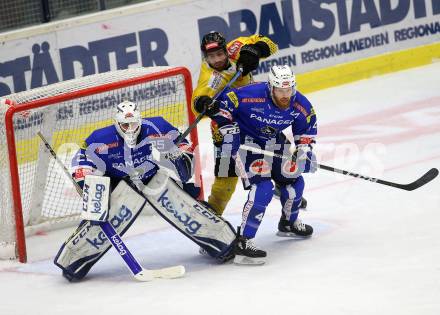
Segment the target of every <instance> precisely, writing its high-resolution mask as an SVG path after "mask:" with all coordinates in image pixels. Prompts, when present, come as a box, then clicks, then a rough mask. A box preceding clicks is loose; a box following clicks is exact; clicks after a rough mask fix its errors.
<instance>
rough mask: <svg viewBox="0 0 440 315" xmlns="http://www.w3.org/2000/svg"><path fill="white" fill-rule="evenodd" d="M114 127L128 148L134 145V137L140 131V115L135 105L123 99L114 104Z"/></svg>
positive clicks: (135, 137)
mask: <svg viewBox="0 0 440 315" xmlns="http://www.w3.org/2000/svg"><path fill="white" fill-rule="evenodd" d="M114 119H115V127H116V130H117V131H118V133H119V135H120V136H121V137H122V138H123V139H124V141H125V143H126V144H127V146H128V147H129V148H133V147H135V146H136V139H137V137H138V135H139V133H140V132H141V125H142V117H141V113H140V112H139V110H138V108H137V105H136V104H135V103H133V102H130V101H123V102H122V103H120V104H119V105H118V106H116V114H115V117H114Z"/></svg>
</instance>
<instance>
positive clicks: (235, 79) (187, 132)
mask: <svg viewBox="0 0 440 315" xmlns="http://www.w3.org/2000/svg"><path fill="white" fill-rule="evenodd" d="M242 73H243V68H239V69H238V70H237V72H236V73H235V75H234V76H233V77H232V79H231V80H229V82H228V83H227V84H226V85H225V86H224V87H223V89H221V90H220V91H219V92H217V94H215V96H214V97H213V99H212V101H213V102H214V101H215V100H216V99H217V97H219V96H220V94H222V93H223V91H224V90H226V89H227V88H228V87H230V86H231V85H232V84H233V83H234V82H235V81H237V79H238V77H239V76H240V75H241V74H242ZM205 113H206V109H205V110H203V111H202V112H201V113H200V114H199V115H198V116H197V118H196V120H194V121H193V123H192V124H191V125H189V126H188V128H187V129H186V130H185V131H184V132H183V133H182V134H181V135H180V136H179V138H178V139H177V141H176V145H179V144H180V143H181V142H182V141H183V139H185V138H186V137H187V136H188V135H189V133H190V132H191V130H193V129H194V128H195V127H196V126H197V124H198V123H199V122H200V120H202V118H203V116H205Z"/></svg>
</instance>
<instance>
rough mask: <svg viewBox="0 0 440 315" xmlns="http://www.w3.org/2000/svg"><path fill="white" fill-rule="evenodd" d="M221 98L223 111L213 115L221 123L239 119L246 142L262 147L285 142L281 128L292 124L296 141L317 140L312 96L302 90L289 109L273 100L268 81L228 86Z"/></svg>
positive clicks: (308, 141) (221, 109) (292, 99)
mask: <svg viewBox="0 0 440 315" xmlns="http://www.w3.org/2000/svg"><path fill="white" fill-rule="evenodd" d="M219 100H220V101H222V102H221V104H222V105H221V106H220V113H219V114H217V115H215V116H214V117H213V119H214V120H215V121H216V122H217V123H218V125H219V126H223V125H226V124H229V123H230V122H231V121H235V122H237V123H238V125H239V127H240V137H241V142H242V143H243V142H244V141H246V142H247V141H248V140H252V141H253V142H255V143H257V144H259V145H260V146H262V147H265V146H266V144H269V143H284V140H282V139H280V137H281V136H282V134H281V131H282V130H284V129H286V128H289V127H290V128H291V129H292V134H293V136H294V140H295V144H297V145H298V144H300V143H303V144H312V143H313V142H314V137H315V136H316V133H317V122H316V115H315V111H314V110H313V106H312V104H311V103H310V102H309V100H308V99H307V98H306V97H305V96H304V95H302V94H301V93H300V92H298V91H297V92H296V95H295V96H294V97H292V98H291V100H290V107H289V108H288V109H286V110H282V109H280V108H278V107H277V106H276V105H275V104H274V103H273V101H272V97H271V94H270V90H269V85H268V83H266V82H262V83H255V84H251V85H247V86H244V87H240V88H237V89H230V90H226V91H225V92H224V93H223V94H222V95H221V96H220V97H219Z"/></svg>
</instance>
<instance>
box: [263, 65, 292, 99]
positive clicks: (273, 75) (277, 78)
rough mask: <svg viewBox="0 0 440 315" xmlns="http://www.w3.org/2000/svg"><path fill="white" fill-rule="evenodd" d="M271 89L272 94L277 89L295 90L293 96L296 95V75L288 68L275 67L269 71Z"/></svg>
mask: <svg viewBox="0 0 440 315" xmlns="http://www.w3.org/2000/svg"><path fill="white" fill-rule="evenodd" d="M268 81H269V88H270V91H271V93H272V90H273V88H274V87H276V88H282V89H285V88H293V95H295V93H296V80H295V74H294V73H293V72H292V70H291V69H290V67H288V66H273V67H272V68H270V71H269V80H268Z"/></svg>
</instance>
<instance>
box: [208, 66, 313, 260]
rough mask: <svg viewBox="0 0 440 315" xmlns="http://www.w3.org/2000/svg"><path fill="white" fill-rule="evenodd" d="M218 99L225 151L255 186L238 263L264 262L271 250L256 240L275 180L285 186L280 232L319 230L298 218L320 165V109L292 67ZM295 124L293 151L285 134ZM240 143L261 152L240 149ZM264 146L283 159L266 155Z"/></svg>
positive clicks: (300, 233)
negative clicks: (310, 176)
mask: <svg viewBox="0 0 440 315" xmlns="http://www.w3.org/2000/svg"><path fill="white" fill-rule="evenodd" d="M218 102H219V104H217V105H218V106H219V107H220V111H219V112H218V113H217V114H215V115H213V116H212V118H213V119H214V120H215V121H216V122H217V124H218V125H219V131H220V132H221V133H222V135H223V136H224V141H223V144H222V153H223V154H225V155H226V156H227V155H231V156H233V157H235V158H236V161H237V165H238V166H240V165H242V166H243V169H242V171H241V174H240V175H241V177H242V179H244V183H245V186H247V187H246V188H247V189H250V191H249V195H248V198H247V201H246V203H245V204H244V208H243V217H242V225H241V235H240V236H239V240H238V242H237V245H236V249H235V254H236V257H235V260H234V262H235V263H238V264H262V263H264V257H266V252H265V251H263V250H260V249H258V248H257V247H256V246H255V245H254V242H253V239H254V237H255V235H256V233H257V230H258V227H259V225H260V223H261V221H262V219H263V216H264V213H265V210H266V207H267V206H268V204H269V203H270V201H271V200H272V196H273V192H274V184H273V183H272V180H273V181H275V182H276V183H277V184H279V185H280V190H281V198H280V201H281V206H282V216H281V219H280V221H279V224H278V233H277V235H279V236H290V237H309V236H311V235H312V233H313V228H312V227H311V226H309V225H307V224H304V223H302V222H301V220H300V219H299V218H298V212H299V211H298V210H299V206H300V203H301V198H302V194H303V190H304V179H303V177H302V176H301V174H302V173H306V172H311V173H313V172H315V171H316V169H317V165H316V157H315V155H314V153H313V150H312V149H313V145H314V143H315V136H316V134H317V123H316V116H315V112H314V110H313V107H312V105H311V103H310V102H309V101H308V100H307V98H306V97H305V96H304V95H302V94H301V93H300V92H298V91H296V82H295V75H294V74H293V72H292V71H291V69H290V68H289V67H288V66H273V67H272V68H271V69H270V72H269V80H268V82H267V83H266V82H262V83H255V84H251V85H248V86H244V87H241V88H237V89H231V90H227V91H225V92H224V93H223V94H222V95H221V97H219V99H218ZM289 127H290V128H291V129H292V133H293V136H294V142H295V146H296V150H295V152H294V153H293V154H292V153H290V151H289V148H288V147H287V145H286V143H285V141H284V137H283V136H282V133H281V131H282V130H284V129H286V128H289ZM240 145H242V146H243V148H244V147H247V148H254V149H257V150H252V152H251V151H250V149H248V150H243V148H242V149H240V150H239V148H240ZM263 150H265V151H270V152H273V153H275V154H276V155H277V157H273V155H272V156H270V155H269V154H267V152H266V153H265V154H263ZM279 156H284V157H285V156H289V157H290V158H288V159H286V158H280V157H279ZM237 159H238V160H237ZM224 167H227V166H224Z"/></svg>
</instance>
